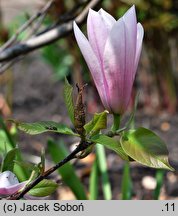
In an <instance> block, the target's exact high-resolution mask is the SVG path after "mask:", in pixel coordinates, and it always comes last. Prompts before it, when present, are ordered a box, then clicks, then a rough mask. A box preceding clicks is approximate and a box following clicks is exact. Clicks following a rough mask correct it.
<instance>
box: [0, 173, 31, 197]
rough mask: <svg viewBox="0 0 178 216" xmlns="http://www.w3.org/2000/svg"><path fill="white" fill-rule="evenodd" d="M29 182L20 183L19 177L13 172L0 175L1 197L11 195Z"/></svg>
mask: <svg viewBox="0 0 178 216" xmlns="http://www.w3.org/2000/svg"><path fill="white" fill-rule="evenodd" d="M26 183H27V181H24V182H21V183H19V181H18V179H17V177H16V176H15V174H14V173H12V172H11V171H5V172H3V173H1V174H0V196H1V195H3V196H5V195H6V196H8V195H11V194H13V193H15V192H17V191H19V190H20V189H22V188H23V187H24V186H25V184H26Z"/></svg>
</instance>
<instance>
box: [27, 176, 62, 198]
mask: <svg viewBox="0 0 178 216" xmlns="http://www.w3.org/2000/svg"><path fill="white" fill-rule="evenodd" d="M57 187H58V184H57V183H56V182H54V181H52V180H47V179H44V180H42V181H41V182H40V183H38V184H37V185H36V186H35V187H33V188H32V189H31V190H30V191H29V192H28V194H29V195H31V196H36V197H45V196H49V195H51V194H52V193H54V191H55V190H56V189H57Z"/></svg>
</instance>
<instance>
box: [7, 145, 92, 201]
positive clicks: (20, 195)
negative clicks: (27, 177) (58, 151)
mask: <svg viewBox="0 0 178 216" xmlns="http://www.w3.org/2000/svg"><path fill="white" fill-rule="evenodd" d="M90 145H92V143H88V142H81V143H80V144H79V145H78V146H77V148H76V149H75V150H74V151H73V152H71V153H70V154H69V155H68V156H67V157H65V158H64V159H63V160H62V161H60V162H59V163H57V164H56V165H55V166H53V167H51V168H50V169H49V170H47V171H45V172H44V173H43V174H42V175H40V176H39V177H37V178H36V179H35V180H34V181H32V182H31V183H30V184H28V185H27V186H26V187H25V188H24V189H23V190H22V191H20V192H17V193H14V194H12V195H11V196H10V197H8V198H7V200H19V199H21V198H23V196H24V195H25V194H26V193H27V192H28V191H29V190H31V189H32V188H33V187H34V186H36V185H37V184H38V183H39V182H41V181H42V180H43V179H45V178H47V177H48V176H49V175H50V174H52V173H53V172H54V171H55V170H57V169H58V168H60V167H61V166H63V165H64V164H66V163H67V162H69V161H71V160H72V159H74V158H76V155H77V154H78V153H79V152H81V151H83V150H85V149H87V148H88V147H89V146H90Z"/></svg>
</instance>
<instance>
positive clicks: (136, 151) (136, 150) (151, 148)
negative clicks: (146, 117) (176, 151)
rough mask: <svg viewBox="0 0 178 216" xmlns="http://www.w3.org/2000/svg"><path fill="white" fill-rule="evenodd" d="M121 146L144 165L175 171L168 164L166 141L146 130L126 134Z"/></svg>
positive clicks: (141, 129)
mask: <svg viewBox="0 0 178 216" xmlns="http://www.w3.org/2000/svg"><path fill="white" fill-rule="evenodd" d="M121 146H122V148H123V150H124V151H125V152H126V154H128V155H129V156H130V157H131V158H133V159H134V160H135V161H137V162H139V163H141V164H143V165H146V166H149V167H153V168H162V169H168V170H172V171H173V170H174V169H173V168H172V167H171V166H170V164H169V162H168V150H167V147H166V145H165V143H164V141H163V140H162V139H161V138H160V137H158V136H157V135H156V134H155V133H153V132H152V131H150V130H148V129H146V128H138V129H136V130H130V131H128V132H125V133H124V134H123V136H122V138H121Z"/></svg>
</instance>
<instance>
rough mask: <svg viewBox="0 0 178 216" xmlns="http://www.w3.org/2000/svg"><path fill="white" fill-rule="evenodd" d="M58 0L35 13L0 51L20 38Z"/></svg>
mask: <svg viewBox="0 0 178 216" xmlns="http://www.w3.org/2000/svg"><path fill="white" fill-rule="evenodd" d="M55 1H56V0H50V1H49V2H47V4H46V5H45V6H44V7H43V8H42V9H41V10H40V11H39V12H38V13H36V14H34V15H33V16H32V17H31V18H30V19H29V20H27V22H25V23H24V24H23V25H22V26H21V27H20V28H19V29H18V30H17V31H16V33H15V34H14V35H13V36H12V37H11V38H10V39H9V40H8V41H7V42H6V43H5V44H4V45H3V46H2V47H1V48H0V52H2V51H4V50H5V49H6V48H7V47H9V46H10V45H12V44H13V43H14V42H15V41H16V40H17V38H18V36H19V35H20V34H21V33H22V32H23V31H25V30H26V29H27V28H28V27H29V26H30V25H31V24H32V23H33V22H34V21H35V20H36V19H38V18H39V17H41V16H43V15H44V14H46V13H47V11H48V10H49V9H50V8H51V6H52V5H53V3H54V2H55Z"/></svg>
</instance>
